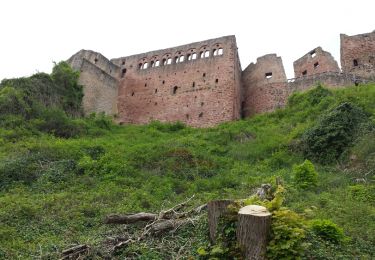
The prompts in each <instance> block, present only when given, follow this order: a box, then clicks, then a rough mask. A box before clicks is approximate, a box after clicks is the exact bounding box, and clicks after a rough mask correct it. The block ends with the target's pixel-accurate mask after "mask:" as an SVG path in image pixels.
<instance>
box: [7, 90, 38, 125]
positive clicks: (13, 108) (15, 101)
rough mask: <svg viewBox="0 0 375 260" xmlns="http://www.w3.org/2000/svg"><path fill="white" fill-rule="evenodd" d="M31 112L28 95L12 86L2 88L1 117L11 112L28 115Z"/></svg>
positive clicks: (23, 115)
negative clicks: (27, 100) (27, 99)
mask: <svg viewBox="0 0 375 260" xmlns="http://www.w3.org/2000/svg"><path fill="white" fill-rule="evenodd" d="M30 112H31V107H30V105H29V104H28V103H27V102H26V97H25V95H24V94H23V93H22V92H21V91H19V90H17V89H15V88H12V87H4V88H1V89H0V116H1V117H3V116H4V115H9V114H12V115H19V116H22V117H26V116H28V115H29V114H30ZM1 121H2V120H1Z"/></svg>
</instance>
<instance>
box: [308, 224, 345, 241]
mask: <svg viewBox="0 0 375 260" xmlns="http://www.w3.org/2000/svg"><path fill="white" fill-rule="evenodd" d="M310 226H311V229H312V231H313V232H314V233H315V234H316V235H318V236H319V237H321V238H322V239H325V240H327V241H330V242H333V243H340V242H343V241H344V240H345V236H344V231H343V229H342V228H340V227H338V226H337V225H336V224H335V223H333V222H332V221H331V220H327V219H315V220H313V221H311V223H310Z"/></svg>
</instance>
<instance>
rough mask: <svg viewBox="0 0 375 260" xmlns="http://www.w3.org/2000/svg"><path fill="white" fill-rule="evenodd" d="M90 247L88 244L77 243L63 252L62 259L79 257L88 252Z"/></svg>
mask: <svg viewBox="0 0 375 260" xmlns="http://www.w3.org/2000/svg"><path fill="white" fill-rule="evenodd" d="M89 249H90V247H89V246H88V245H86V244H84V245H77V246H73V247H71V248H68V249H65V250H63V251H62V252H61V259H77V258H78V257H79V256H80V255H81V254H84V253H87V252H88V250H89Z"/></svg>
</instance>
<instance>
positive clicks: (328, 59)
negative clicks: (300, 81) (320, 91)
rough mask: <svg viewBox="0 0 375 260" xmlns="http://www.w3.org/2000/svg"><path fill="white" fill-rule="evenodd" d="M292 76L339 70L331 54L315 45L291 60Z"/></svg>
mask: <svg viewBox="0 0 375 260" xmlns="http://www.w3.org/2000/svg"><path fill="white" fill-rule="evenodd" d="M293 67H294V77H296V78H297V77H303V76H310V75H315V74H319V73H324V72H340V68H339V65H337V62H336V61H335V59H334V58H333V56H332V55H331V54H330V53H329V52H327V51H324V50H323V49H322V48H321V47H317V48H315V49H313V50H312V51H309V53H307V54H305V55H304V56H302V57H301V58H299V59H298V60H296V61H295V62H293Z"/></svg>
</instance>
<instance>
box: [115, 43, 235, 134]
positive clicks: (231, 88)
mask: <svg viewBox="0 0 375 260" xmlns="http://www.w3.org/2000/svg"><path fill="white" fill-rule="evenodd" d="M219 50H222V54H221V51H220V53H219V52H218V51H219ZM214 54H215V55H214ZM216 54H217V55H216ZM193 55H194V57H195V56H196V59H193ZM201 55H208V56H209V57H204V58H201ZM189 57H190V58H189ZM168 59H171V60H170V61H171V64H165V65H164V64H163V63H165V62H166V63H167V62H168ZM176 59H177V60H176ZM182 59H183V61H181V60H182ZM189 59H190V60H189ZM163 60H164V62H163ZM112 62H113V63H114V64H117V65H118V66H121V70H123V71H124V73H123V74H122V75H121V76H122V78H121V79H120V84H119V96H118V103H117V105H118V120H119V122H121V123H136V124H140V123H141V124H143V123H147V122H150V121H151V120H159V121H162V122H163V121H164V122H165V121H181V122H185V123H186V124H188V125H191V126H196V127H207V126H213V125H216V124H218V123H221V122H226V121H231V120H236V119H238V118H239V117H240V97H241V93H240V91H241V89H240V86H241V85H240V82H241V78H240V75H241V68H240V64H239V59H238V54H237V45H236V40H235V37H234V36H227V37H221V38H217V39H212V40H207V41H203V42H197V43H191V44H187V45H183V46H179V47H174V48H169V49H165V50H159V51H153V52H148V53H143V54H138V55H134V56H130V57H123V58H118V59H113V60H112ZM157 63H159V66H156V64H157ZM145 64H147V65H145ZM151 64H154V65H151ZM146 66H147V68H144V67H146Z"/></svg>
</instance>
